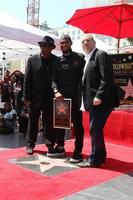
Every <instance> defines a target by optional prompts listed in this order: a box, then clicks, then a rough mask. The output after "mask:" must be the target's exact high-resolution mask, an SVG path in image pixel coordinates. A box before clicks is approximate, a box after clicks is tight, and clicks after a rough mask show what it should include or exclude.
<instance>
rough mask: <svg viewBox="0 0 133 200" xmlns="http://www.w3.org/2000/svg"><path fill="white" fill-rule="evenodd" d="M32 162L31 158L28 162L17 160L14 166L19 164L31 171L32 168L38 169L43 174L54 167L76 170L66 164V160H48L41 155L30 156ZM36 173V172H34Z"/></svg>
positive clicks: (71, 165) (69, 164) (73, 166)
mask: <svg viewBox="0 0 133 200" xmlns="http://www.w3.org/2000/svg"><path fill="white" fill-rule="evenodd" d="M32 157H33V160H31V157H30V159H29V160H27V159H26V160H20V161H19V160H18V161H17V162H16V164H19V165H21V166H23V165H26V166H27V167H28V165H29V167H28V168H30V169H33V170H34V167H35V168H36V167H37V168H39V172H41V173H43V172H45V171H47V170H50V169H52V168H54V167H64V168H78V167H77V166H76V165H73V164H71V163H67V162H66V161H67V160H66V159H58V158H49V157H47V156H43V155H39V154H38V155H35V156H32ZM36 171H38V170H36Z"/></svg>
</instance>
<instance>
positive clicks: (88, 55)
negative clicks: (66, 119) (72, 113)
mask: <svg viewBox="0 0 133 200" xmlns="http://www.w3.org/2000/svg"><path fill="white" fill-rule="evenodd" d="M95 49H96V47H95V48H94V49H93V50H92V51H91V52H90V53H88V54H86V55H85V61H86V63H85V67H84V72H83V77H82V82H83V80H84V76H85V71H86V68H87V65H88V62H89V61H90V59H91V56H92V54H93V52H94V51H95ZM80 110H82V111H85V108H84V102H83V96H82V100H81V107H80Z"/></svg>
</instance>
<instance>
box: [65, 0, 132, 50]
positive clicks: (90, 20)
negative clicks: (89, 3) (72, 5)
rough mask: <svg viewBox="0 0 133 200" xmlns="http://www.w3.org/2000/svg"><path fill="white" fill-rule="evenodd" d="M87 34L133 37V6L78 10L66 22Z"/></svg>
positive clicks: (125, 4)
mask: <svg viewBox="0 0 133 200" xmlns="http://www.w3.org/2000/svg"><path fill="white" fill-rule="evenodd" d="M66 23H67V24H71V25H73V26H76V27H78V28H80V29H81V30H83V31H84V32H85V33H97V34H103V35H108V36H112V37H115V38H118V49H119V46H120V39H121V38H131V37H133V5H131V4H127V3H120V4H113V5H109V6H98V7H93V8H85V9H78V10H76V11H75V13H74V15H73V16H72V17H71V18H70V19H69V20H68V21H67V22H66Z"/></svg>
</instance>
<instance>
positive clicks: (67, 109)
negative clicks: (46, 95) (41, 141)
mask: <svg viewBox="0 0 133 200" xmlns="http://www.w3.org/2000/svg"><path fill="white" fill-rule="evenodd" d="M71 107H72V100H71V99H64V100H63V101H60V100H57V99H55V98H54V99H53V127H54V128H62V129H71Z"/></svg>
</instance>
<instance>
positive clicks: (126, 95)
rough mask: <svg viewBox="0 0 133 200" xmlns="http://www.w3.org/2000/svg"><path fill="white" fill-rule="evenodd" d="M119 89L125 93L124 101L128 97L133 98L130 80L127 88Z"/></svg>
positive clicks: (132, 86) (132, 87)
mask: <svg viewBox="0 0 133 200" xmlns="http://www.w3.org/2000/svg"><path fill="white" fill-rule="evenodd" d="M121 88H122V89H123V90H124V91H125V96H124V99H127V98H128V97H133V85H132V82H131V80H130V78H129V81H128V84H127V86H121Z"/></svg>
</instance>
